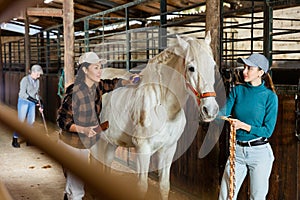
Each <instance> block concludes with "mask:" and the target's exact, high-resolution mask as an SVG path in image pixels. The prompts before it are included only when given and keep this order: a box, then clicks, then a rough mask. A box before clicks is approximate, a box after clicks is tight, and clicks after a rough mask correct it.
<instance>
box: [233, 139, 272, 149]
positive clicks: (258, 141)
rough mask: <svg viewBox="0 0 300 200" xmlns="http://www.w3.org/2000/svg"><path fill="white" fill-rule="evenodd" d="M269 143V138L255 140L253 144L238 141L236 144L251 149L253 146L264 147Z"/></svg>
mask: <svg viewBox="0 0 300 200" xmlns="http://www.w3.org/2000/svg"><path fill="white" fill-rule="evenodd" d="M268 142H269V141H268V139H267V138H264V137H263V138H260V139H258V140H254V141H252V142H241V141H237V142H236V143H237V144H238V145H240V146H242V147H251V146H258V145H263V144H267V143H268Z"/></svg>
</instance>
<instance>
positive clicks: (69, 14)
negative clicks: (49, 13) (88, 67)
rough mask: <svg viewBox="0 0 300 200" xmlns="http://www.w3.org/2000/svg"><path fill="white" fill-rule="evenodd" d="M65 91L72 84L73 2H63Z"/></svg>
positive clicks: (67, 0) (68, 0)
mask: <svg viewBox="0 0 300 200" xmlns="http://www.w3.org/2000/svg"><path fill="white" fill-rule="evenodd" d="M63 24H64V52H65V53H64V71H65V89H66V88H67V87H68V86H69V85H71V84H72V83H74V71H75V70H74V2H73V0H71V1H70V0H64V1H63Z"/></svg>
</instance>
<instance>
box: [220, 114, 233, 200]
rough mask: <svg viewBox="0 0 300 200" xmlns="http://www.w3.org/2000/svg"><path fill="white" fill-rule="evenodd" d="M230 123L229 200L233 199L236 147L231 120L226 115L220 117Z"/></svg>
mask: <svg viewBox="0 0 300 200" xmlns="http://www.w3.org/2000/svg"><path fill="white" fill-rule="evenodd" d="M221 118H222V119H223V120H226V121H228V122H229V123H230V139H229V167H230V168H229V200H232V199H233V196H234V188H235V148H236V130H235V128H234V127H233V125H232V122H233V121H232V120H230V119H229V118H227V117H221Z"/></svg>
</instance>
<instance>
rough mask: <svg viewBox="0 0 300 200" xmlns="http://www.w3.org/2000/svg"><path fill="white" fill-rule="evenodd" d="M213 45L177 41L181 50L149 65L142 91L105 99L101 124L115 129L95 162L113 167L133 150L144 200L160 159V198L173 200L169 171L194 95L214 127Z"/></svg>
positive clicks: (121, 91)
mask: <svg viewBox="0 0 300 200" xmlns="http://www.w3.org/2000/svg"><path fill="white" fill-rule="evenodd" d="M210 40H211V38H210V34H207V36H206V37H205V39H204V40H198V39H195V38H181V37H179V36H177V44H176V45H174V46H171V47H169V48H167V49H165V50H164V51H163V52H161V53H160V54H158V55H157V56H155V57H153V58H152V59H151V60H150V61H149V62H148V64H147V66H146V67H145V69H144V70H143V71H142V72H141V73H140V74H141V76H142V79H141V82H140V83H139V84H138V85H135V86H127V87H121V88H118V89H116V90H114V91H113V92H111V93H109V94H107V95H104V97H103V110H102V114H101V120H102V121H106V120H107V121H109V124H110V125H109V128H108V129H107V130H106V131H104V132H103V133H102V136H101V139H100V140H99V141H98V142H97V143H96V145H94V146H93V147H92V148H91V154H92V158H93V157H94V159H97V160H100V161H101V162H103V163H104V164H106V165H110V164H111V163H112V162H113V160H114V156H115V151H116V148H117V147H118V146H122V147H134V148H135V150H136V158H137V161H136V162H137V163H136V164H137V173H138V174H139V188H140V189H141V192H142V193H143V194H145V193H146V192H147V189H148V171H149V165H150V158H151V156H152V155H153V154H154V153H155V154H156V155H157V169H158V172H159V177H160V178H159V186H160V193H161V198H162V199H168V195H169V189H170V181H169V179H170V177H169V176H170V167H171V164H172V159H173V157H174V154H175V151H176V147H177V141H178V139H179V138H180V136H181V134H182V133H183V131H184V127H185V124H186V117H185V114H184V110H183V106H184V105H185V103H186V100H187V97H188V95H189V93H190V94H191V95H193V97H194V99H195V101H196V102H197V103H198V108H199V113H200V117H199V118H200V119H201V120H202V121H205V122H209V121H212V120H213V119H214V118H215V117H216V115H217V113H218V109H219V108H218V104H217V102H216V100H215V92H214V82H215V80H214V75H215V71H214V70H215V61H214V59H213V55H212V51H211V48H210V46H209V45H210Z"/></svg>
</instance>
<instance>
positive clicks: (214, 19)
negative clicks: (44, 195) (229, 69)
mask: <svg viewBox="0 0 300 200" xmlns="http://www.w3.org/2000/svg"><path fill="white" fill-rule="evenodd" d="M220 20H221V19H220V1H219V0H207V1H206V23H205V24H206V31H210V34H211V38H212V39H211V48H212V52H213V55H214V59H215V61H216V64H217V70H218V69H220V67H221V62H220V60H221V52H220V39H221V35H220V26H221V24H220ZM219 152H220V149H219V146H218V145H215V147H214V148H213V149H212V151H211V152H210V154H211V155H212V156H211V158H214V160H211V162H213V163H215V166H214V167H212V168H211V169H210V171H209V172H208V173H209V174H211V179H210V180H211V181H209V182H207V183H206V184H207V187H208V188H209V189H210V191H209V192H210V194H211V199H217V198H218V187H216V186H218V185H219V174H220V172H219Z"/></svg>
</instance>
